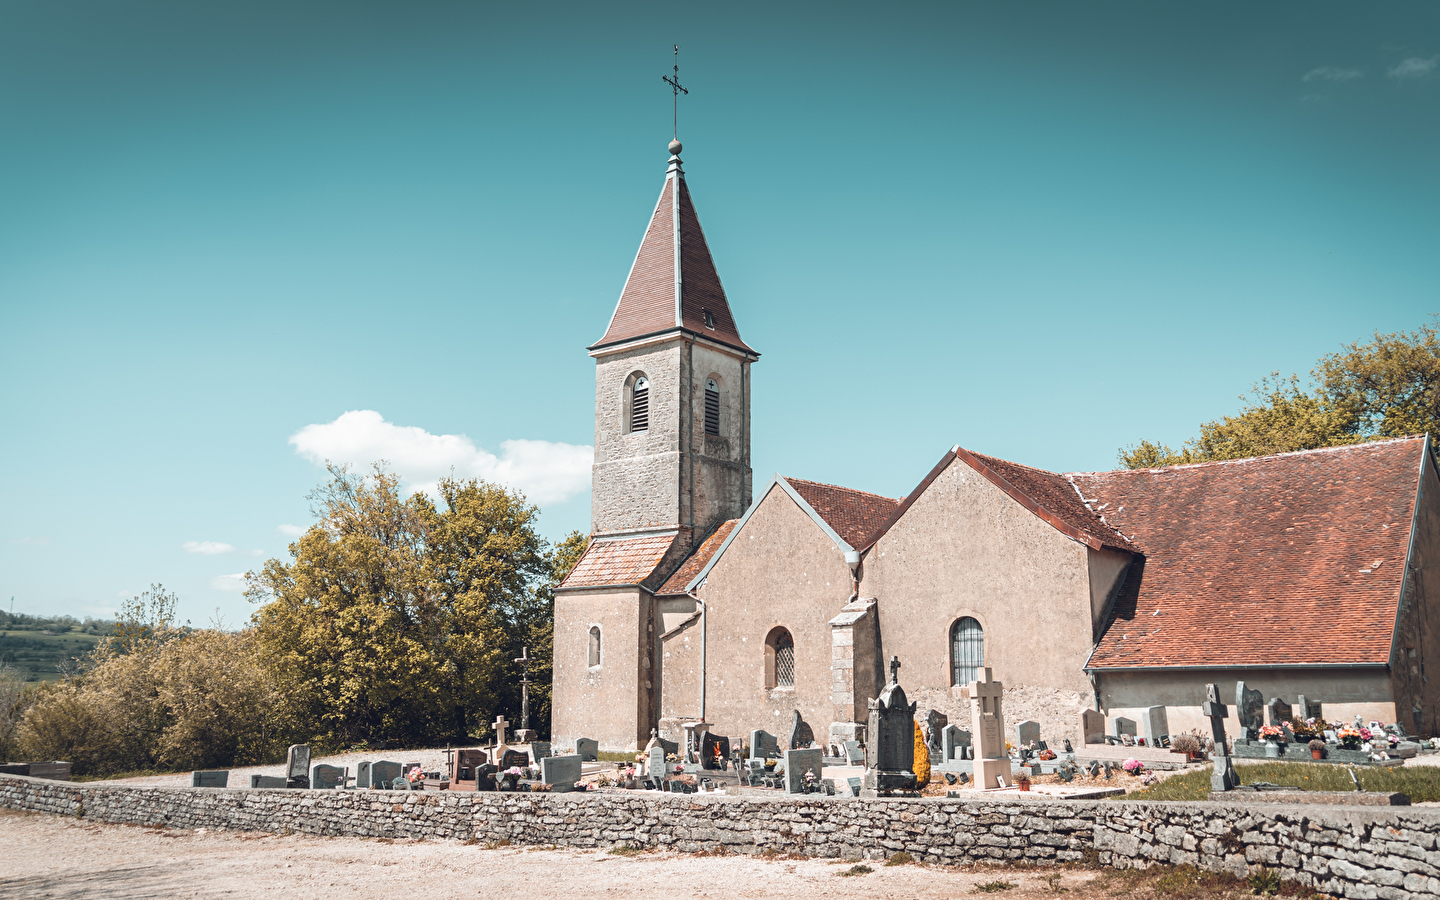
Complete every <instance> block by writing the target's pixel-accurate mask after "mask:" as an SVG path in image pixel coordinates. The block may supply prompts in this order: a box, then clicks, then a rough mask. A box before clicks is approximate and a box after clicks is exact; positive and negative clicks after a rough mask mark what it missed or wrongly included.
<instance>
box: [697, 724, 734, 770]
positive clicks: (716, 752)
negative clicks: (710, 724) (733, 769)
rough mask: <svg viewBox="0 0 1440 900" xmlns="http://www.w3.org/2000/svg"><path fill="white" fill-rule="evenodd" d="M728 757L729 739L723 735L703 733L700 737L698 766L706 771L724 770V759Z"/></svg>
mask: <svg viewBox="0 0 1440 900" xmlns="http://www.w3.org/2000/svg"><path fill="white" fill-rule="evenodd" d="M729 755H730V739H729V738H728V737H724V736H723V735H718V734H711V733H710V732H708V731H707V732H705V733H704V734H703V735H701V737H700V764H701V765H702V766H704V767H705V768H707V769H723V768H725V758H726V757H727V756H729Z"/></svg>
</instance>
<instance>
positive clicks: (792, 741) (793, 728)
mask: <svg viewBox="0 0 1440 900" xmlns="http://www.w3.org/2000/svg"><path fill="white" fill-rule="evenodd" d="M813 743H815V731H814V729H812V728H811V727H810V726H809V725H807V724H805V720H804V719H802V718H800V710H798V709H797V710H795V715H794V717H793V718H791V720H790V738H789V740H788V741H786V743H785V746H786V748H787V749H790V750H800V749H802V748H805V747H809V746H810V745H811V744H813Z"/></svg>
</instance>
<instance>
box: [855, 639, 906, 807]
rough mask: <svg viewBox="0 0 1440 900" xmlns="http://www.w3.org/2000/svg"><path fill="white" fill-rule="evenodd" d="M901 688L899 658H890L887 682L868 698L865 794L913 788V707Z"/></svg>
mask: <svg viewBox="0 0 1440 900" xmlns="http://www.w3.org/2000/svg"><path fill="white" fill-rule="evenodd" d="M916 705H917V704H915V703H910V702H909V701H908V700H907V699H906V697H905V690H904V689H903V688H901V687H900V659H899V657H892V658H891V659H890V683H889V684H887V685H885V689H884V690H882V691H881V692H880V696H879V697H876V698H875V699H874V700H871V701H870V716H869V721H868V724H867V727H866V730H865V734H866V735H867V736H868V737H869V741H870V742H869V744H868V746H867V747H866V748H865V750H866V752H865V784H864V796H867V797H874V796H877V794H878V793H881V792H888V791H894V790H910V789H912V788H914V787H915V772H914V771H913V767H914V765H915V707H916Z"/></svg>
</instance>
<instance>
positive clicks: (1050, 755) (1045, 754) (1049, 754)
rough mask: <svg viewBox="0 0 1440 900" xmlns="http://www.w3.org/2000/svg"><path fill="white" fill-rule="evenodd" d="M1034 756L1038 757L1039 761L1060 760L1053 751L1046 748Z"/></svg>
mask: <svg viewBox="0 0 1440 900" xmlns="http://www.w3.org/2000/svg"><path fill="white" fill-rule="evenodd" d="M1035 755H1036V756H1037V757H1039V758H1040V759H1044V760H1051V759H1059V758H1060V757H1059V756H1058V755H1057V754H1056V753H1055V751H1054V750H1051V749H1049V748H1046V749H1044V750H1041V751H1040V752H1039V753H1037V754H1035Z"/></svg>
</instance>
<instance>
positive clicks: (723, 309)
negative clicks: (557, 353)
mask: <svg viewBox="0 0 1440 900" xmlns="http://www.w3.org/2000/svg"><path fill="white" fill-rule="evenodd" d="M682 149H683V147H682V146H681V144H680V142H679V141H678V140H674V141H671V142H670V162H669V167H668V168H667V169H666V171H665V184H664V186H662V187H661V189H660V199H659V200H658V201H657V202H656V204H655V212H654V213H653V214H651V216H650V227H649V228H647V229H646V230H645V237H644V238H643V239H641V241H640V250H639V252H638V253H636V254H635V262H634V263H633V264H631V266H630V275H629V277H627V278H626V279H625V288H624V289H623V290H622V291H621V292H620V302H619V303H617V304H616V305H615V312H614V314H612V315H611V317H610V325H609V327H608V328H606V329H605V336H604V337H602V338H601V339H600V340H599V341H597V342H596V343H594V344H592V345H591V346H590V347H589V348H588V349H590V350H592V351H593V350H599V349H602V348H605V347H610V346H613V345H616V344H622V343H625V342H628V341H632V340H637V339H640V338H647V337H654V336H656V335H660V334H665V333H667V332H682V333H689V334H693V335H697V336H699V337H701V338H704V339H706V340H710V341H714V342H715V343H717V344H723V345H725V346H727V347H731V348H733V349H735V350H739V351H741V352H743V353H745V354H747V355H749V356H752V357H758V356H759V354H758V353H756V352H755V351H754V350H753V349H751V348H750V346H749V345H748V344H746V343H745V342H744V341H743V340H741V339H740V330H739V329H738V328H737V327H736V326H735V319H734V317H733V316H732V315H731V313H730V303H729V301H727V300H726V298H725V289H724V288H723V287H722V286H721V284H720V275H719V273H718V272H716V271H715V261H714V259H713V258H711V256H710V247H709V245H708V244H707V243H706V242H705V232H704V231H703V230H702V229H701V228H700V219H699V217H698V216H697V215H696V214H695V204H694V201H693V200H691V198H690V188H689V186H688V185H687V184H686V183H685V169H684V166H683V163H682V161H681V159H680V151H681V150H682Z"/></svg>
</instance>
